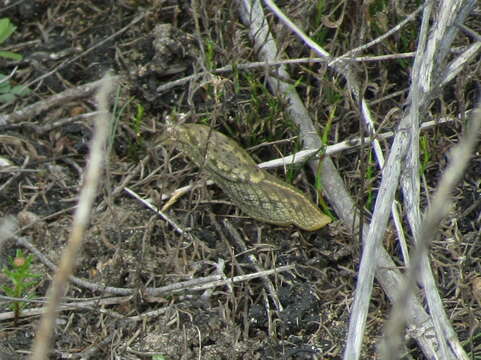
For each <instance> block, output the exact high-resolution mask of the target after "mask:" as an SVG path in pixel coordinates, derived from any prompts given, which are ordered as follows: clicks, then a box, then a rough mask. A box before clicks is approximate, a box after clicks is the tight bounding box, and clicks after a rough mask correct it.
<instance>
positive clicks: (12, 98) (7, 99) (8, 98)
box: [0, 94, 16, 104]
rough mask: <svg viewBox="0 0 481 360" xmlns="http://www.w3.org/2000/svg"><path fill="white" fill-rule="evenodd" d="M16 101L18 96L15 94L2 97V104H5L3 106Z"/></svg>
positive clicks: (0, 96) (0, 99)
mask: <svg viewBox="0 0 481 360" xmlns="http://www.w3.org/2000/svg"><path fill="white" fill-rule="evenodd" d="M15 99H16V96H15V95H13V94H3V95H0V103H3V104H6V103H9V102H11V101H15Z"/></svg>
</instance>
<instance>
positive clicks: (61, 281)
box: [30, 75, 114, 360]
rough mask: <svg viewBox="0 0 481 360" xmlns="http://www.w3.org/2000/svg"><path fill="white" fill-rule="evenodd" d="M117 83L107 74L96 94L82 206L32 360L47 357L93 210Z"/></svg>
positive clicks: (54, 280) (64, 251)
mask: <svg viewBox="0 0 481 360" xmlns="http://www.w3.org/2000/svg"><path fill="white" fill-rule="evenodd" d="M113 86H114V82H113V81H112V78H111V77H110V76H109V75H107V76H106V77H104V79H103V80H102V84H101V85H100V89H99V91H98V93H97V96H96V98H97V102H98V107H99V110H100V111H101V114H100V115H99V116H98V117H97V121H96V125H95V131H94V135H93V139H92V143H91V147H90V156H89V161H88V164H87V168H86V172H85V173H86V175H85V183H84V186H83V188H82V190H81V192H80V199H79V205H78V207H77V209H76V211H75V215H74V220H73V224H72V232H71V233H70V236H69V239H68V243H67V246H66V248H65V249H64V250H63V252H62V257H61V261H60V265H59V268H58V271H57V272H56V274H55V276H54V279H53V281H52V284H51V286H50V289H49V291H48V297H49V302H48V305H47V309H46V313H45V314H44V315H43V316H42V318H41V321H40V325H39V329H38V332H37V335H36V337H35V341H34V343H33V347H32V355H31V357H30V358H31V359H32V360H43V359H46V358H47V356H48V353H49V350H50V343H51V338H52V334H53V329H54V327H55V319H56V312H57V308H58V305H59V303H60V301H61V299H62V297H63V296H64V293H65V289H66V287H67V282H68V279H69V277H70V275H71V274H72V272H73V269H74V267H75V259H76V258H77V254H78V252H79V250H80V247H81V245H82V240H83V237H84V234H85V231H86V228H87V225H88V220H89V217H90V216H89V215H90V211H91V209H92V205H93V202H94V200H95V196H96V194H97V188H98V184H99V182H100V175H101V173H102V167H103V163H104V161H105V150H104V149H105V145H106V142H107V136H108V133H109V121H110V114H109V106H108V97H109V94H110V92H111V90H112V88H113Z"/></svg>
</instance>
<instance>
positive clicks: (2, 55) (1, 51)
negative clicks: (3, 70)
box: [0, 50, 23, 61]
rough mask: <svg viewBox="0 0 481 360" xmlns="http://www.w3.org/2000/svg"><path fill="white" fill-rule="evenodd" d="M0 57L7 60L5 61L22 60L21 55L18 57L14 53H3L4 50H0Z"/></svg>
mask: <svg viewBox="0 0 481 360" xmlns="http://www.w3.org/2000/svg"><path fill="white" fill-rule="evenodd" d="M0 57H4V58H7V59H12V60H16V61H20V60H22V58H23V57H22V55H20V54H16V53H14V52H11V51H4V50H0Z"/></svg>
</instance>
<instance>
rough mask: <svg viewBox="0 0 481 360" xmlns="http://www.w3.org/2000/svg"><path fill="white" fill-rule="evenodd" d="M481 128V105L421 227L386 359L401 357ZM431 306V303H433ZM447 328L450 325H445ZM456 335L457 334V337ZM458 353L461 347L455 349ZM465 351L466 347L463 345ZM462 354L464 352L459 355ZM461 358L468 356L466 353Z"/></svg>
mask: <svg viewBox="0 0 481 360" xmlns="http://www.w3.org/2000/svg"><path fill="white" fill-rule="evenodd" d="M480 130H481V107H478V108H477V109H476V110H475V111H474V112H473V116H472V119H471V121H470V123H469V125H468V128H467V129H466V130H465V134H464V137H463V139H462V140H461V141H460V143H459V144H458V145H457V146H455V147H454V148H453V149H452V151H451V160H450V162H449V166H448V168H447V169H446V171H445V172H444V174H443V176H442V178H441V181H440V183H439V186H438V188H437V190H436V192H435V194H434V196H433V200H432V204H431V206H430V208H429V209H428V210H427V212H426V215H425V216H424V220H423V222H422V224H421V225H420V228H419V233H418V235H417V242H416V248H415V252H414V255H413V258H412V264H411V266H410V267H409V270H408V272H407V275H406V280H405V281H404V282H403V286H402V287H401V288H400V290H399V296H398V298H397V300H396V302H395V303H394V306H393V310H392V313H391V317H390V319H389V321H388V322H387V323H386V329H385V333H384V344H383V345H384V346H383V352H384V354H383V356H384V359H387V360H394V359H399V358H400V356H399V348H400V345H401V342H402V331H403V329H404V326H405V323H406V319H405V317H404V312H405V310H406V307H407V306H408V302H409V299H410V297H412V296H414V293H415V291H416V289H417V286H416V284H417V281H418V280H422V281H424V282H425V276H426V274H425V273H424V272H425V271H426V266H429V263H428V261H427V259H428V258H427V257H428V254H429V248H430V246H431V243H432V242H433V240H434V236H435V234H436V233H437V230H438V229H439V226H440V224H441V221H442V219H443V218H445V217H446V216H447V215H448V213H449V210H450V208H451V205H452V195H451V194H452V192H453V190H454V188H455V186H456V184H457V183H458V182H459V180H460V179H461V177H462V175H463V173H464V171H465V170H466V167H467V165H468V162H469V159H470V156H471V154H472V153H473V150H474V148H475V145H476V142H477V140H478V136H479V133H480ZM425 290H426V293H427V296H428V299H429V293H431V292H435V293H436V294H437V289H436V287H435V286H434V287H429V288H428V287H427V286H426V283H425ZM430 306H431V304H430ZM431 308H432V309H436V310H437V311H438V312H436V313H435V314H433V315H435V316H436V317H438V316H442V317H444V316H446V315H445V313H444V311H443V310H442V307H441V311H439V310H438V309H437V308H435V307H431ZM442 329H443V330H445V329H446V328H444V327H442ZM441 335H442V336H443V337H445V338H447V339H449V338H450V337H452V336H453V334H452V333H449V332H448V333H442V334H441ZM455 336H456V334H454V337H455ZM453 350H454V351H456V352H458V351H459V349H457V350H456V349H453ZM461 350H462V348H461ZM459 355H461V356H462V353H461V354H459ZM461 356H460V357H458V359H459V358H464V356H462V357H461Z"/></svg>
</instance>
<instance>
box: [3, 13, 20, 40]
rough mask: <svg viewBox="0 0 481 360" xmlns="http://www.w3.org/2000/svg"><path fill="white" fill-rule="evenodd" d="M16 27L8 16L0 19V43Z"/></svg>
mask: <svg viewBox="0 0 481 360" xmlns="http://www.w3.org/2000/svg"><path fill="white" fill-rule="evenodd" d="M16 28H17V27H16V26H15V25H13V24H12V23H11V22H10V19H9V18H2V19H0V44H2V43H3V42H5V40H7V39H8V38H9V37H10V35H12V33H13V32H14V31H15V29H16Z"/></svg>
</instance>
